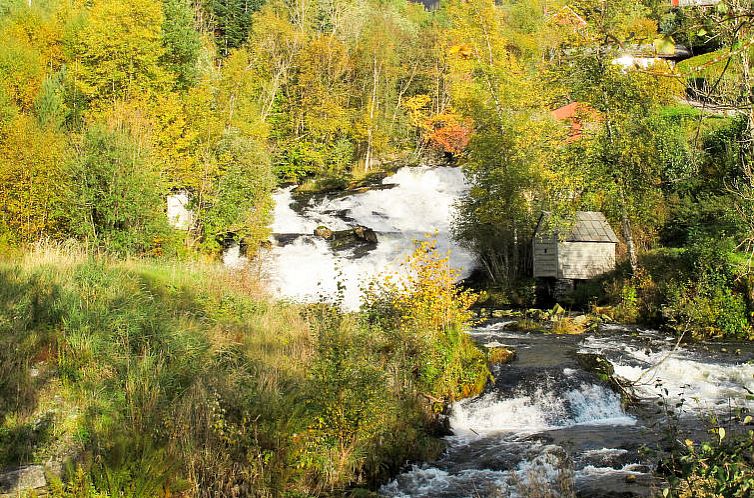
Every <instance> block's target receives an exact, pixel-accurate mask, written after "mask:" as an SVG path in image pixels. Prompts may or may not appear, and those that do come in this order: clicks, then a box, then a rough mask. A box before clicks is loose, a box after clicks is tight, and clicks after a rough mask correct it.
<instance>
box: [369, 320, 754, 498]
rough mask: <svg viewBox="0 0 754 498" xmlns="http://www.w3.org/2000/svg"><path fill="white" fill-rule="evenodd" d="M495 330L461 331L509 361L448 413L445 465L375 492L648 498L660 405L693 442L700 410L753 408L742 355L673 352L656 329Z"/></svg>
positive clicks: (662, 425)
mask: <svg viewBox="0 0 754 498" xmlns="http://www.w3.org/2000/svg"><path fill="white" fill-rule="evenodd" d="M505 324H506V323H505V322H501V323H496V324H493V325H490V326H487V327H484V328H480V329H476V330H474V331H473V332H472V333H473V335H474V337H475V338H476V339H477V340H478V341H479V342H480V343H481V344H482V345H487V346H500V345H506V346H511V347H514V348H515V349H516V350H517V352H518V357H517V359H516V360H515V361H513V362H512V363H510V364H508V365H503V366H500V367H498V368H497V370H496V371H495V372H494V373H495V377H496V382H495V383H494V385H491V386H489V388H488V390H487V392H486V393H484V394H483V395H482V396H480V397H477V398H474V399H470V400H465V401H461V402H459V403H457V404H455V405H454V406H453V407H452V408H451V412H450V425H451V428H452V430H453V433H454V435H453V436H450V437H448V438H447V442H448V449H447V451H446V453H445V454H444V456H443V457H442V458H441V459H439V460H438V461H437V462H433V463H431V464H430V463H428V464H424V465H416V466H413V467H412V468H411V469H409V470H408V471H407V472H405V473H403V474H401V475H399V476H398V477H397V478H396V479H395V480H394V481H393V482H391V483H389V484H387V485H385V486H383V487H382V489H381V493H382V494H383V495H385V496H391V497H404V496H412V497H482V496H500V497H507V496H511V497H515V496H530V495H531V489H539V490H542V489H545V490H548V492H550V493H552V494H550V495H542V494H538V495H536V496H559V495H565V496H571V494H569V493H570V492H571V491H575V492H576V495H577V496H582V497H595V498H596V497H630V496H656V495H657V493H658V492H659V491H660V490H661V488H662V482H661V481H660V480H659V479H658V478H657V477H656V476H655V472H654V471H655V465H656V463H657V462H656V458H655V452H653V451H651V450H657V449H662V447H663V437H664V432H665V429H666V428H667V424H668V418H667V417H666V412H665V410H664V409H663V408H661V407H660V406H659V405H658V401H660V400H661V399H662V398H661V397H664V398H665V399H666V400H667V403H666V405H667V406H668V407H670V409H671V410H673V411H675V414H676V415H677V418H678V421H677V422H675V423H676V424H677V426H678V427H679V428H680V430H681V431H683V432H685V433H686V434H687V435H689V436H691V437H692V438H698V437H701V436H703V435H704V424H703V423H702V420H703V418H704V417H706V416H707V415H709V414H711V413H717V414H720V415H722V416H724V415H725V414H727V413H730V409H731V407H732V406H741V407H748V408H749V409H751V408H754V406H753V405H752V402H751V401H749V400H747V397H748V396H747V395H748V394H749V393H751V392H752V391H754V365H752V364H750V363H748V362H749V361H750V360H751V359H752V358H754V354H752V350H751V347H750V346H747V345H735V344H715V345H697V346H695V347H693V348H692V347H676V344H675V340H674V339H673V338H669V337H665V336H663V335H662V334H659V333H657V332H653V331H637V330H630V329H625V328H620V327H607V329H606V330H603V331H601V332H600V333H596V334H589V335H586V336H558V335H545V334H542V333H529V334H527V333H520V332H513V331H507V330H506V329H505ZM747 347H748V350H744V351H741V349H743V348H747ZM737 350H738V352H736V351H737ZM723 351H727V352H723ZM582 353H597V354H601V355H604V357H605V358H607V359H608V360H609V361H610V362H611V363H612V364H613V366H614V367H615V371H616V374H617V375H619V376H622V377H624V378H625V379H626V380H629V381H631V382H633V383H634V384H635V386H636V393H637V394H638V395H639V397H640V399H641V400H640V402H639V403H638V404H636V405H634V406H632V407H631V408H629V409H625V408H624V407H623V406H622V404H621V399H620V397H619V396H618V394H616V393H615V392H613V391H612V390H611V389H610V388H609V387H608V386H606V385H605V384H604V383H603V382H601V381H600V380H599V379H598V378H597V377H596V376H594V375H593V374H591V373H588V372H586V371H584V370H583V369H582V368H581V367H580V366H579V363H578V361H577V358H578V355H579V354H582ZM665 389H667V394H666V393H665ZM681 400H684V401H685V402H684V403H683V405H681V406H677V405H679V403H680V402H681ZM647 450H650V451H647Z"/></svg>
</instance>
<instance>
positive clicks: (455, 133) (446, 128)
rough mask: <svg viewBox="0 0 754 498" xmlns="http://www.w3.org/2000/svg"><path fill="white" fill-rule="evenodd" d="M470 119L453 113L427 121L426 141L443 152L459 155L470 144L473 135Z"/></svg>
mask: <svg viewBox="0 0 754 498" xmlns="http://www.w3.org/2000/svg"><path fill="white" fill-rule="evenodd" d="M471 127H472V122H471V119H470V118H466V117H463V116H461V115H459V114H455V113H452V112H445V113H440V114H436V115H434V116H432V117H431V118H429V119H428V120H427V128H428V130H429V131H428V133H427V134H426V137H425V139H426V141H427V143H429V144H430V145H431V146H432V147H434V148H436V149H439V150H441V151H443V152H449V153H451V154H459V153H461V152H463V150H464V149H465V148H466V146H467V145H468V144H469V140H470V139H471V133H472V129H471Z"/></svg>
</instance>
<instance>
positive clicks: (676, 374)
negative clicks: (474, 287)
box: [226, 167, 754, 498]
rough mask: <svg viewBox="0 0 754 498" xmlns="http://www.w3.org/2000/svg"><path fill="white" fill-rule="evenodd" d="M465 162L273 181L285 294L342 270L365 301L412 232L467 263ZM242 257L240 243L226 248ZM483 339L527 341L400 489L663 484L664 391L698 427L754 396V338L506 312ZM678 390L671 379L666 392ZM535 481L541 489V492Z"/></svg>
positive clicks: (565, 490)
mask: <svg viewBox="0 0 754 498" xmlns="http://www.w3.org/2000/svg"><path fill="white" fill-rule="evenodd" d="M467 188H468V186H467V184H466V183H465V181H464V178H463V175H462V174H461V172H460V171H459V170H458V169H454V168H427V167H420V168H403V169H401V170H399V171H398V172H397V173H396V174H395V175H393V176H391V177H389V178H387V179H385V180H384V181H383V183H382V185H379V186H377V188H374V189H370V190H366V191H362V192H357V193H345V194H344V193H341V194H329V195H316V196H311V197H309V198H308V199H305V198H303V197H300V198H297V197H296V196H294V193H293V191H292V189H290V188H288V189H284V190H281V191H279V192H278V193H277V194H276V195H275V202H276V208H275V220H274V224H273V226H272V229H273V232H274V233H275V237H274V238H275V242H274V244H273V248H272V249H271V257H270V258H266V259H267V260H269V261H271V262H272V263H271V267H270V268H268V270H269V282H270V287H271V288H272V290H273V291H274V292H275V293H277V295H278V296H280V297H284V298H290V299H294V300H301V301H312V300H317V299H319V298H320V297H322V296H333V295H334V294H335V293H336V292H337V289H338V282H340V283H342V284H344V287H343V291H342V292H343V298H344V305H345V306H346V307H347V308H350V309H355V308H357V307H358V305H359V299H360V290H359V287H360V285H363V284H364V283H365V282H366V281H367V280H368V279H369V278H371V277H373V276H375V275H377V274H379V273H381V272H385V271H391V272H396V271H400V262H401V261H402V260H403V258H405V256H406V255H407V254H408V253H410V252H411V250H412V248H413V246H414V243H413V241H414V240H417V239H421V238H423V237H424V236H425V234H427V233H429V234H434V237H435V238H436V239H437V241H438V246H439V247H440V248H441V250H451V251H452V253H451V264H452V265H453V266H455V267H457V268H459V269H461V270H462V272H463V274H468V272H469V271H470V270H471V269H472V267H473V265H474V259H473V258H472V257H471V255H470V254H468V253H467V252H465V251H463V250H462V249H461V248H460V247H458V246H457V245H456V244H454V243H453V241H452V240H451V237H450V233H449V232H450V230H449V227H450V223H451V220H452V216H453V207H454V204H455V203H456V201H457V200H458V199H459V197H460V196H462V195H463V194H464V193H465V192H466V191H467ZM320 225H325V226H327V227H328V228H330V229H332V230H345V229H348V228H352V227H354V226H356V225H363V226H367V227H369V228H372V229H373V230H375V231H376V233H377V236H378V243H377V244H376V245H374V244H371V245H366V246H357V247H351V248H349V249H346V250H341V251H338V250H335V249H333V247H332V246H331V245H330V243H328V242H327V241H325V240H323V239H321V238H318V237H315V236H314V235H313V231H314V229H315V228H316V227H318V226H320ZM226 256H227V258H228V261H229V262H231V263H233V262H235V261H237V260H238V258H239V254H238V248H234V249H233V251H231V252H229V253H228V254H227V255H226ZM472 334H473V336H474V338H475V339H476V340H478V341H479V343H480V344H481V345H483V346H490V347H491V346H499V345H506V346H510V347H513V348H515V349H516V351H517V353H518V355H517V358H516V360H515V361H513V362H512V363H510V364H508V365H503V366H499V367H496V371H495V372H494V374H495V378H496V381H495V383H494V384H492V385H490V386H489V387H488V389H487V391H486V392H485V393H484V394H483V395H481V396H479V397H477V398H474V399H469V400H465V401H461V402H459V403H457V404H455V405H454V406H452V408H451V411H450V415H449V417H450V419H449V422H450V426H451V429H452V431H453V435H452V436H449V437H448V438H447V443H448V447H447V451H446V452H445V453H444V455H443V456H442V457H441V458H440V459H439V460H438V461H436V462H427V463H424V464H421V465H414V466H412V467H410V468H407V469H406V471H405V472H404V473H402V474H400V475H399V476H397V477H396V478H395V479H394V480H393V481H392V482H390V483H388V484H386V485H384V486H383V487H382V488H381V489H380V493H381V494H382V495H384V496H389V497H406V496H409V497H427V498H430V497H438V498H440V497H448V498H450V497H508V496H510V497H515V496H552V497H555V496H572V494H573V492H575V493H576V494H577V496H582V497H630V496H653V495H655V494H656V493H657V492H658V491H659V490H660V489H661V487H662V485H663V484H662V482H661V481H660V480H659V479H658V478H657V477H656V472H655V466H656V464H657V459H656V457H655V456H654V455H655V453H653V452H652V451H646V450H647V449H649V450H654V449H657V448H658V447H662V445H663V443H662V441H663V433H664V429H665V428H666V427H667V424H668V418H667V416H666V412H664V411H663V409H660V407H659V406H658V403H657V402H658V401H659V400H660V399H661V396H662V397H663V398H664V399H665V400H666V403H665V405H666V406H668V407H670V408H669V409H670V410H672V411H673V412H674V414H675V417H673V418H677V419H678V422H677V423H678V424H680V428H681V429H682V430H683V431H686V432H687V433H688V434H689V435H691V436H692V437H699V436H703V435H704V425H703V423H702V422H700V420H701V419H702V418H703V417H704V416H706V415H708V414H710V413H718V414H723V415H724V414H725V413H729V412H730V411H731V410H732V409H733V408H735V407H745V408H749V409H751V408H754V405H752V401H750V400H749V399H748V398H750V394H751V393H752V392H754V364H751V363H749V362H750V361H751V360H752V358H754V354H752V350H751V348H750V347H749V346H747V345H736V344H715V345H704V344H700V345H696V346H693V347H692V346H684V347H678V345H677V344H676V343H675V341H674V339H673V338H668V337H665V336H664V335H662V334H659V333H657V332H652V331H639V330H631V329H626V328H621V327H610V326H605V327H603V330H601V331H600V332H599V333H595V334H589V335H586V336H556V335H545V334H541V333H530V334H526V333H519V332H513V331H510V330H508V329H506V322H502V321H501V322H497V323H492V324H489V325H487V326H486V327H482V328H478V329H475V330H474V331H472ZM583 353H596V354H601V355H603V356H604V357H605V358H606V359H607V360H608V361H610V362H611V363H612V364H613V366H614V368H615V372H616V374H617V375H618V376H620V377H622V378H624V379H626V380H627V381H630V382H631V383H633V385H634V391H635V393H636V394H637V395H638V397H639V398H640V399H641V401H640V402H639V403H638V404H636V405H634V406H632V407H630V408H628V409H626V408H624V406H623V405H622V403H621V399H620V397H619V396H618V394H616V393H615V392H613V391H612V390H611V389H610V387H609V386H607V385H606V384H605V383H603V382H602V381H600V380H599V379H598V378H597V377H596V376H595V375H593V374H591V373H589V372H586V371H585V370H583V369H582V368H581V367H580V366H579V362H578V357H579V354H583ZM666 390H667V392H666ZM532 490H539V494H534V493H535V492H533V491H532Z"/></svg>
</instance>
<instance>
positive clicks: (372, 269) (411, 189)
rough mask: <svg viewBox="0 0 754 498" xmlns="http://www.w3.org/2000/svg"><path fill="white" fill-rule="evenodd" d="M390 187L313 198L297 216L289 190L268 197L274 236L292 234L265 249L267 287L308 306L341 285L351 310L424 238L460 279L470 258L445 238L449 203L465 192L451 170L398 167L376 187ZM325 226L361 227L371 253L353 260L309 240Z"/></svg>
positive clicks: (452, 208)
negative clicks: (370, 240)
mask: <svg viewBox="0 0 754 498" xmlns="http://www.w3.org/2000/svg"><path fill="white" fill-rule="evenodd" d="M382 183H383V185H385V186H388V185H391V186H393V187H392V188H383V189H374V190H367V191H365V192H362V193H357V194H353V195H348V196H339V197H338V196H335V197H332V196H324V197H321V196H320V197H316V200H315V201H311V202H310V203H309V204H308V205H306V206H305V207H304V208H303V209H302V210H301V212H300V213H299V212H296V211H295V210H294V209H293V208H292V207H291V206H292V204H293V202H294V201H293V195H292V190H293V189H292V188H287V189H282V190H280V191H278V192H277V193H276V194H275V196H274V199H275V210H274V221H273V223H272V227H271V228H272V231H273V233H275V234H288V235H292V234H297V235H298V237H295V238H294V239H293V241H292V242H290V243H288V244H285V245H279V246H275V247H273V249H272V251H271V252H272V254H271V256H272V257H271V258H267V259H270V260H271V265H270V267H269V269H268V272H267V273H268V276H269V277H268V281H269V287H270V288H271V290H272V292H273V293H275V294H276V295H277V296H278V297H282V298H287V299H292V300H295V301H303V302H311V301H317V300H320V299H323V298H325V299H328V298H330V299H331V298H333V297H334V296H335V295H336V294H337V292H338V286H339V284H340V285H342V286H343V291H342V292H343V296H342V297H343V305H344V307H345V308H347V309H357V308H358V307H359V305H360V298H361V290H360V289H361V287H362V286H364V285H365V284H366V283H368V281H369V280H370V279H372V278H374V277H376V276H377V275H379V274H382V273H385V272H391V273H400V272H401V268H400V264H401V262H403V260H404V259H405V258H406V256H407V255H408V254H410V253H411V251H412V250H413V248H414V241H416V240H422V239H424V238H425V237H427V236H429V237H431V238H433V239H435V240H436V241H437V247H438V249H439V251H440V252H441V253H443V254H445V253H446V252H450V264H451V266H453V267H454V268H457V269H459V270H460V271H461V274H462V277H464V276H467V275H468V274H469V273H470V271H471V269H472V268H473V267H474V263H475V259H474V257H473V256H472V255H471V254H470V253H469V252H468V251H466V250H464V249H463V248H461V247H459V246H458V245H457V244H456V243H455V242H453V240H452V239H451V235H450V224H451V222H452V219H453V216H454V212H455V204H456V202H457V201H458V200H459V199H460V197H461V196H462V195H464V194H465V193H466V192H467V190H468V184H467V183H466V180H465V178H464V176H463V173H462V172H461V170H460V169H458V168H451V167H438V168H431V167H426V166H420V167H405V168H402V169H400V170H398V171H397V172H396V173H395V174H394V175H393V176H390V177H388V178H386V179H384V180H383V182H382ZM320 225H324V226H326V227H328V228H329V229H331V230H346V229H349V228H352V227H354V226H356V225H363V226H366V227H369V228H371V229H373V230H374V231H375V232H377V236H378V240H379V242H378V244H377V247H376V248H375V249H374V250H372V251H369V252H368V253H366V254H365V255H361V256H358V257H356V256H355V255H354V252H353V250H350V251H342V252H336V251H333V250H332V249H331V248H330V245H329V244H328V243H327V241H325V240H323V239H320V238H318V237H314V236H313V232H314V229H315V228H317V227H318V226H320Z"/></svg>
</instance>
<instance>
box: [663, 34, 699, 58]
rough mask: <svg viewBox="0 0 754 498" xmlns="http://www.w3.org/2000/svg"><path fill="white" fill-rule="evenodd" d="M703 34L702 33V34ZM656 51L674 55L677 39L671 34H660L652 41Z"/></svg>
mask: <svg viewBox="0 0 754 498" xmlns="http://www.w3.org/2000/svg"><path fill="white" fill-rule="evenodd" d="M700 36H701V35H700ZM652 44H653V46H654V48H655V52H657V53H658V54H662V55H672V54H674V53H675V40H673V37H671V36H660V37H658V38H655V39H654V41H653V42H652Z"/></svg>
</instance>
